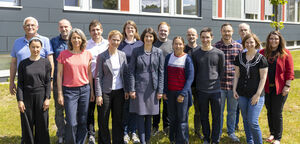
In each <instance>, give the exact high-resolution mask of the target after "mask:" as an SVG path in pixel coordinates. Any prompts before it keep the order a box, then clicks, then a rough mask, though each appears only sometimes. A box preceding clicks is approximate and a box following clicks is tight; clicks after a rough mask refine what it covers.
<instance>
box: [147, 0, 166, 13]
mask: <svg viewBox="0 0 300 144" xmlns="http://www.w3.org/2000/svg"><path fill="white" fill-rule="evenodd" d="M168 2H169V1H168V0H142V12H152V13H162V11H163V12H165V13H168V12H169V5H168ZM165 5H166V6H165ZM162 6H163V9H162Z"/></svg>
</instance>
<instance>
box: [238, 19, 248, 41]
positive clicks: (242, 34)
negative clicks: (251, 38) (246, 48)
mask: <svg viewBox="0 0 300 144" xmlns="http://www.w3.org/2000/svg"><path fill="white" fill-rule="evenodd" d="M250 33H251V29H250V25H248V24H247V23H241V24H239V35H240V37H241V39H239V40H237V41H236V42H238V43H240V44H242V41H243V38H244V37H245V36H246V35H247V34H250Z"/></svg>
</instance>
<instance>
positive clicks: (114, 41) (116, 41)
mask: <svg viewBox="0 0 300 144" xmlns="http://www.w3.org/2000/svg"><path fill="white" fill-rule="evenodd" d="M108 42H109V48H118V47H119V45H120V43H121V37H120V36H119V35H118V34H115V35H112V36H111V37H110V38H109V39H108Z"/></svg>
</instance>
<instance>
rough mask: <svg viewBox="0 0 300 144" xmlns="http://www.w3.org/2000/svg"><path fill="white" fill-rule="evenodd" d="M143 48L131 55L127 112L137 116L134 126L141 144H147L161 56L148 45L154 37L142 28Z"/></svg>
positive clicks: (159, 88) (158, 86) (159, 93)
mask: <svg viewBox="0 0 300 144" xmlns="http://www.w3.org/2000/svg"><path fill="white" fill-rule="evenodd" d="M141 38H142V41H143V42H144V45H143V46H142V47H139V48H136V49H134V50H133V52H132V56H131V60H130V65H129V70H130V72H129V80H130V81H129V92H130V94H129V95H130V97H131V99H130V108H129V111H130V112H132V113H136V114H137V115H138V116H137V117H138V118H137V124H138V131H139V137H140V141H141V143H142V144H145V143H150V132H151V117H152V115H157V114H158V110H159V103H158V100H159V99H160V98H161V97H162V93H163V64H164V61H163V53H162V51H161V50H160V49H158V48H156V47H154V46H153V45H152V44H153V43H154V42H155V41H156V39H157V36H156V33H155V31H154V30H153V29H152V28H146V29H145V30H144V32H143V34H142V36H141Z"/></svg>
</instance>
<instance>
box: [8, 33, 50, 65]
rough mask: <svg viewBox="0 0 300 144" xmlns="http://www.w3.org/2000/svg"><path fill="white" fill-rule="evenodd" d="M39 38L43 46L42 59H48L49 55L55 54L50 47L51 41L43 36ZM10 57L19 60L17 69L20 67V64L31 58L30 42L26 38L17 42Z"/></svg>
mask: <svg viewBox="0 0 300 144" xmlns="http://www.w3.org/2000/svg"><path fill="white" fill-rule="evenodd" d="M37 37H39V38H40V39H41V40H42V44H43V46H42V50H41V51H40V55H41V57H43V58H47V56H48V55H50V54H53V49H52V47H51V45H50V41H49V39H48V38H47V37H44V36H41V35H38V36H37ZM10 55H11V56H12V57H14V58H17V67H19V63H20V62H21V61H22V60H24V59H26V58H28V57H30V55H31V53H30V50H29V41H28V40H27V39H26V38H25V36H24V37H20V38H18V39H16V40H15V43H14V46H13V49H12V50H11V53H10Z"/></svg>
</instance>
